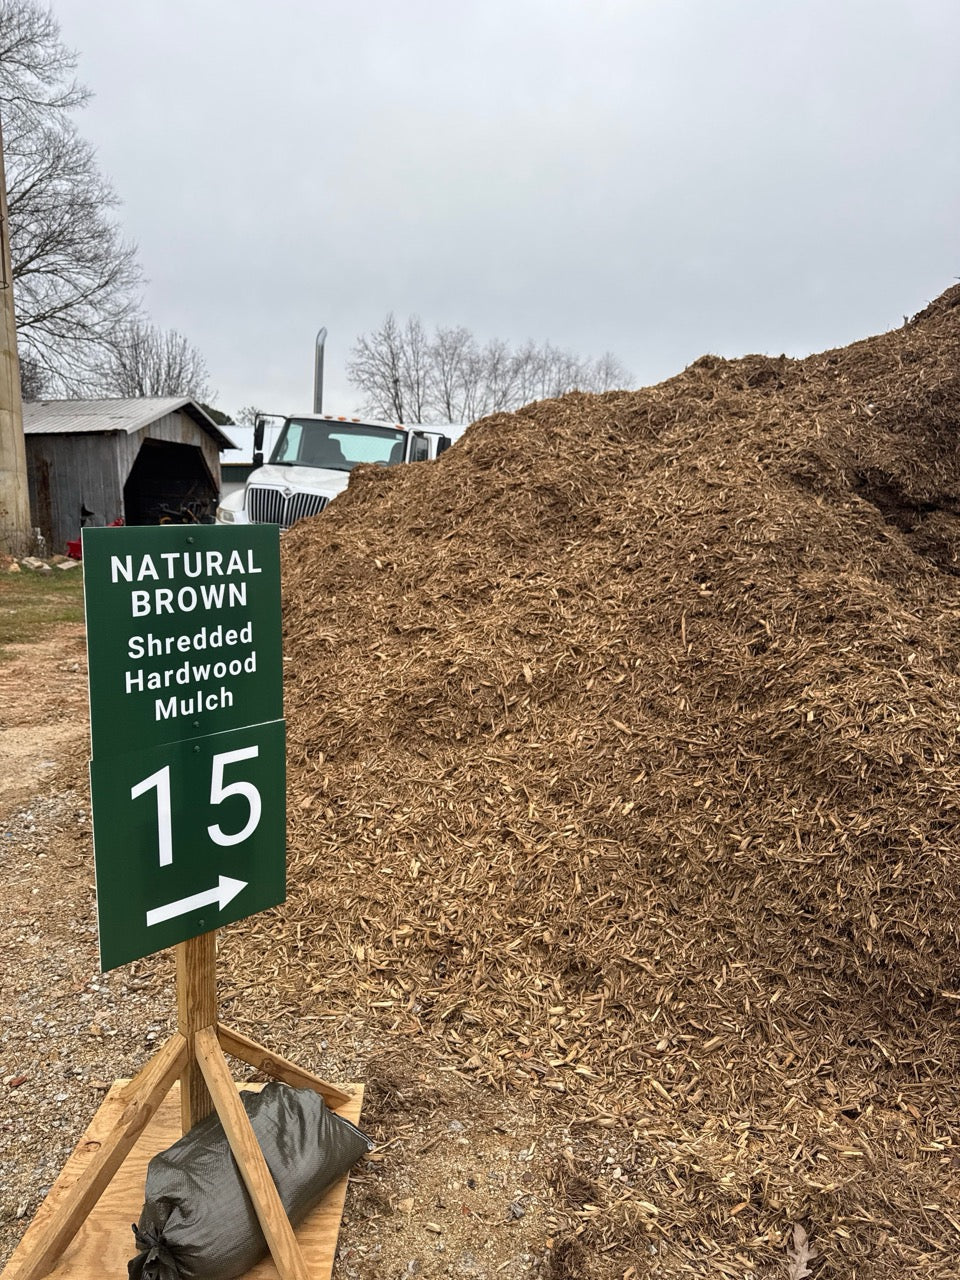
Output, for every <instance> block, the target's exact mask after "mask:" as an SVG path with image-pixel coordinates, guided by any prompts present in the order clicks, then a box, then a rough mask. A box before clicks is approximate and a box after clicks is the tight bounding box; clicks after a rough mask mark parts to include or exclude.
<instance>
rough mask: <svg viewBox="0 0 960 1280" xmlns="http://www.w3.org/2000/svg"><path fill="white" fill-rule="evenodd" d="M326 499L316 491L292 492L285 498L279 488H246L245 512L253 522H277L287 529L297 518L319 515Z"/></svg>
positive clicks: (302, 518) (303, 518) (325, 503)
mask: <svg viewBox="0 0 960 1280" xmlns="http://www.w3.org/2000/svg"><path fill="white" fill-rule="evenodd" d="M326 505H327V499H326V498H324V497H321V496H320V494H318V493H292V494H291V495H290V497H289V498H285V497H284V496H283V494H282V493H281V492H280V490H279V489H257V488H254V487H253V486H251V487H250V488H248V489H247V514H248V515H249V517H250V519H251V520H252V521H253V522H254V523H255V524H278V525H279V526H280V528H281V529H289V528H290V526H291V525H292V524H296V523H297V521H298V520H305V519H306V518H307V516H316V515H319V514H320V512H321V511H322V510H323V508H324V507H325V506H326Z"/></svg>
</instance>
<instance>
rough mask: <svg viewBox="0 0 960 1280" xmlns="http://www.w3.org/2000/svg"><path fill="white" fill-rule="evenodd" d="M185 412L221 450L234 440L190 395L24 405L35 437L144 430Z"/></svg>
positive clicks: (26, 421) (28, 428) (26, 427)
mask: <svg viewBox="0 0 960 1280" xmlns="http://www.w3.org/2000/svg"><path fill="white" fill-rule="evenodd" d="M180 411H182V412H183V413H185V414H187V416H188V417H190V418H192V419H193V421H194V422H195V423H196V424H197V426H199V427H201V428H202V429H203V430H204V431H206V432H207V433H208V434H209V435H211V436H213V438H214V440H216V442H217V444H218V445H219V446H220V448H221V449H232V448H233V447H234V444H233V441H232V440H231V439H230V437H229V436H228V435H226V434H225V433H224V432H223V431H222V430H221V429H220V428H219V427H218V426H217V424H216V423H215V422H214V421H213V419H212V418H211V417H209V416H208V415H207V414H206V413H204V411H203V410H202V409H201V408H200V406H199V405H198V404H197V402H196V401H195V400H191V399H190V397H189V396H140V397H137V398H136V399H130V400H36V401H30V402H27V403H25V404H24V406H23V430H24V433H25V434H26V435H28V436H32V435H54V434H56V435H74V434H80V433H90V432H107V431H125V432H126V433H127V434H128V435H130V434H132V433H133V432H134V431H141V430H142V429H143V428H144V427H148V426H149V425H150V423H151V422H156V420H157V419H158V418H163V417H165V416H166V415H167V414H168V413H177V412H180Z"/></svg>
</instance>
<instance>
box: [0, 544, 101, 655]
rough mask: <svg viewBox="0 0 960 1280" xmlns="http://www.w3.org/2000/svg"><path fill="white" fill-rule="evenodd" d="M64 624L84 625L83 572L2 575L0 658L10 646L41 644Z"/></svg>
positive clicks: (73, 570)
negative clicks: (78, 623)
mask: <svg viewBox="0 0 960 1280" xmlns="http://www.w3.org/2000/svg"><path fill="white" fill-rule="evenodd" d="M60 622H83V569H82V568H79V569H69V570H64V569H58V568H57V567H56V566H54V568H53V570H52V572H50V573H33V572H31V571H29V570H27V569H24V570H23V572H22V573H2V574H0V658H2V657H3V649H4V648H5V646H6V645H9V644H29V643H30V641H31V640H39V639H41V638H42V637H43V635H44V634H45V633H46V632H47V630H48V629H49V628H50V627H51V626H55V625H56V624H57V623H60Z"/></svg>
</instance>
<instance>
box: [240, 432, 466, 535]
mask: <svg viewBox="0 0 960 1280" xmlns="http://www.w3.org/2000/svg"><path fill="white" fill-rule="evenodd" d="M448 429H449V428H448ZM263 437H264V422H263V419H262V418H258V419H257V423H256V427H255V429H254V470H253V471H252V473H251V474H250V476H249V478H248V480H247V482H246V484H245V485H244V487H243V488H242V489H241V490H238V491H237V492H235V493H231V494H228V495H227V496H226V497H224V498H223V500H222V501H221V504H220V506H219V507H218V508H217V520H218V522H219V523H221V524H278V525H279V526H280V528H281V529H289V528H290V526H291V525H294V524H296V523H297V521H298V520H303V519H305V518H306V517H307V516H315V515H318V514H319V513H320V512H321V511H322V510H323V509H324V507H325V506H326V505H327V503H329V502H331V501H332V500H333V499H334V498H335V497H336V496H337V494H338V493H342V492H343V490H344V489H346V487H347V483H348V481H349V479H350V472H351V471H352V470H353V468H354V467H357V466H360V465H361V464H371V463H372V464H373V465H374V466H379V467H394V466H397V465H399V464H400V463H403V462H426V461H429V460H430V459H431V458H436V457H439V455H440V454H441V453H443V451H444V450H445V449H448V448H449V447H450V444H451V438H450V436H449V435H444V434H441V433H440V432H439V431H427V430H425V429H423V428H422V427H419V426H417V427H413V426H404V425H403V424H402V423H389V422H364V421H362V420H361V419H359V418H330V417H325V416H323V415H321V414H310V413H300V414H297V415H296V416H294V417H289V418H285V419H284V422H283V426H282V428H281V430H280V434H279V436H278V437H277V441H276V444H275V445H274V447H273V450H272V451H271V453H270V457H269V460H268V461H267V462H266V464H264V462H263V452H262V450H263Z"/></svg>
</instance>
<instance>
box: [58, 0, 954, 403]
mask: <svg viewBox="0 0 960 1280" xmlns="http://www.w3.org/2000/svg"><path fill="white" fill-rule="evenodd" d="M54 7H55V11H56V13H57V16H58V17H59V19H60V21H61V23H62V26H63V34H64V38H65V40H66V42H67V43H68V44H70V45H71V46H73V47H75V48H76V49H77V50H78V52H79V54H80V60H81V61H80V71H81V76H82V79H83V80H84V81H85V82H86V83H87V84H88V85H89V86H90V87H91V88H92V89H93V90H94V92H95V94H96V98H95V100H94V102H93V104H92V105H91V106H90V108H88V110H87V111H86V112H85V113H84V115H83V116H82V118H81V120H80V122H79V123H80V127H81V129H82V130H83V132H84V133H85V135H86V136H87V137H88V138H89V139H90V141H92V142H93V143H94V145H95V146H96V147H97V149H98V153H99V156H100V160H101V164H102V167H103V169H104V171H105V172H106V174H107V175H108V176H109V177H110V179H111V180H112V181H113V183H114V184H115V186H116V187H117V190H118V192H119V194H120V196H121V197H122V199H123V201H124V207H123V210H122V217H123V223H124V228H125V231H126V233H127V234H128V235H129V236H130V237H131V238H132V239H134V240H136V241H137V243H138V244H139V246H140V251H141V258H142V262H143V265H144V268H145V271H146V273H147V275H148V277H149V280H150V283H149V286H148V292H147V298H146V302H147V306H148V308H149V310H150V312H151V314H152V316H153V318H154V319H155V320H156V321H157V322H158V323H159V324H161V325H164V326H175V327H177V328H178V329H180V330H181V331H183V332H184V333H186V334H187V335H188V336H189V337H190V338H191V340H192V341H193V342H195V343H196V344H197V345H198V346H199V347H200V348H201V350H202V351H203V352H204V354H205V356H206V358H207V362H208V364H209V366H210V370H211V375H212V379H213V382H214V383H215V385H216V386H217V387H218V388H219V391H220V402H221V404H222V405H223V406H224V407H225V408H228V409H236V408H237V407H239V406H240V405H241V404H245V403H250V402H255V403H259V404H262V405H264V406H266V407H268V408H276V409H291V410H293V409H297V408H304V407H309V403H310V396H311V379H312V357H313V340H314V335H315V333H316V330H317V328H318V327H319V326H320V325H326V326H327V328H328V329H329V335H330V336H329V340H328V348H327V395H326V405H327V407H329V408H330V409H332V410H339V411H343V412H347V411H352V409H353V408H354V405H355V396H354V393H353V392H352V391H351V389H350V388H349V386H348V384H347V382H346V378H345V376H344V372H343V365H344V363H345V361H346V358H347V356H348V352H349V348H350V346H351V344H352V342H353V340H354V338H355V337H356V335H357V334H358V333H359V332H361V331H364V330H368V329H371V328H373V327H374V326H376V325H377V324H379V322H380V321H381V319H382V318H383V316H384V314H385V313H386V312H387V311H388V310H390V309H393V310H395V311H396V312H397V313H398V314H400V315H407V314H409V313H411V312H418V313H419V314H420V315H421V316H422V317H423V319H424V321H425V322H426V323H427V324H428V325H429V326H432V325H434V324H437V323H442V324H458V323H459V324H465V325H467V326H468V327H469V328H471V329H472V330H474V331H475V332H476V333H477V335H478V336H479V337H481V338H488V337H503V338H505V339H508V340H510V341H516V342H519V341H523V340H524V339H526V338H528V337H533V338H536V339H548V340H550V341H551V342H553V343H555V344H557V345H559V346H564V347H569V348H571V349H574V350H576V351H578V352H580V353H582V354H584V355H589V356H595V355H599V354H601V353H602V352H603V351H605V350H611V351H613V352H614V353H615V354H616V355H617V356H618V357H619V358H620V359H621V360H622V361H623V362H624V363H625V364H626V365H627V366H628V367H629V368H630V369H631V370H632V372H633V374H634V377H635V381H636V382H637V384H641V383H645V382H649V381H654V380H657V379H659V378H662V377H665V376H667V375H669V374H670V373H673V372H675V371H676V370H678V369H680V368H682V367H683V366H684V365H685V364H687V363H689V361H690V360H692V359H695V358H696V357H697V356H698V355H700V354H701V353H702V352H704V351H707V350H711V351H716V352H720V353H722V354H730V355H734V354H742V353H744V352H746V351H748V350H760V351H769V352H775V353H778V352H780V351H787V352H789V353H791V354H798V355H799V354H804V353H806V352H808V351H810V350H815V349H819V348H823V347H827V346H832V345H836V344H839V343H843V342H847V341H850V340H852V339H854V338H857V337H861V336H865V335H866V334H867V333H870V332H876V331H878V330H881V329H885V328H889V327H891V326H892V325H895V324H898V323H899V322H900V320H901V318H902V314H903V313H904V312H907V311H913V310H916V309H918V308H919V307H921V306H922V305H923V304H924V303H925V302H926V301H927V300H928V299H929V298H930V297H932V296H933V295H935V294H936V293H939V292H940V291H941V290H942V289H943V288H945V287H946V286H947V285H948V284H950V283H951V282H952V280H954V279H955V278H956V277H957V276H958V275H960V271H958V265H960V251H958V250H960V246H958V234H957V225H958V219H957V215H958V211H960V162H958V155H957V149H956V145H955V133H956V124H957V121H958V119H960V87H958V84H957V79H956V76H955V74H954V71H955V68H954V65H953V64H954V62H955V51H956V49H957V47H958V43H960V8H958V7H957V6H956V5H955V3H953V0H942V2H941V0H897V2H896V3H894V2H893V0H873V2H870V3H867V2H865V0H864V2H862V0H833V3H826V0H806V2H805V3H803V4H797V3H795V2H793V0H779V2H778V0H727V3H724V4H717V3H715V0H684V2H683V3H680V4H673V3H668V2H667V0H646V2H644V3H641V2H640V0H632V2H627V0H623V2H617V0H591V3H589V4H588V3H586V0H583V2H582V3H580V2H579V0H510V2H507V0H486V2H485V3H480V0H460V2H459V3H457V4H449V3H444V2H443V0H435V2H434V0H431V2H428V0H404V3H402V4H398V3H395V2H390V0H366V2H365V3H363V2H360V3H346V2H342V0H341V2H339V3H325V4H323V5H318V4H316V3H312V2H311V3H300V2H293V0H277V3H275V4H274V5H273V6H270V7H268V6H266V5H264V4H262V3H260V4H253V3H251V2H250V0H232V2H231V3H225V2H224V0H192V2H191V3H187V2H185V0H139V2H138V3H137V4H130V5H122V6H121V5H117V6H111V9H110V13H109V18H107V17H106V16H105V11H104V8H103V4H102V0H60V3H56V0H55V6H54Z"/></svg>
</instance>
